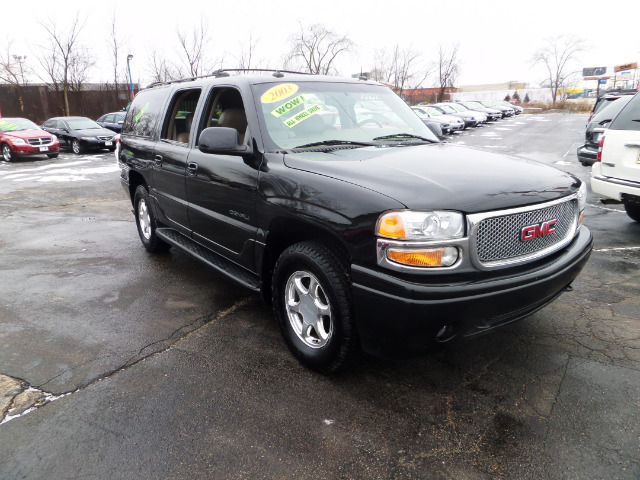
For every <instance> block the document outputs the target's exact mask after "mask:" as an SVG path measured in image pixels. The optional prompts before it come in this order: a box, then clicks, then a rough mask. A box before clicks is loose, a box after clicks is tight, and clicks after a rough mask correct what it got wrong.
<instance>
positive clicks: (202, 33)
mask: <svg viewBox="0 0 640 480" xmlns="http://www.w3.org/2000/svg"><path fill="white" fill-rule="evenodd" d="M176 35H177V36H178V41H179V42H180V47H181V48H182V49H181V52H180V53H181V57H180V61H181V62H182V65H180V66H178V69H179V70H180V73H182V68H181V67H186V75H184V76H191V77H198V76H200V75H204V74H205V73H206V72H208V71H209V70H210V64H209V62H208V59H207V54H206V53H207V52H206V47H207V46H208V45H211V42H210V37H209V23H208V21H207V20H206V18H204V17H201V18H200V25H199V26H195V27H193V29H192V30H191V31H190V32H181V31H180V30H176Z"/></svg>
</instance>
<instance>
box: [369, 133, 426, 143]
mask: <svg viewBox="0 0 640 480" xmlns="http://www.w3.org/2000/svg"><path fill="white" fill-rule="evenodd" d="M392 138H415V139H417V140H423V141H425V142H429V143H436V142H435V140H429V139H428V138H425V137H421V136H420V135H414V134H412V133H393V134H391V135H383V136H381V137H375V138H374V140H390V139H392Z"/></svg>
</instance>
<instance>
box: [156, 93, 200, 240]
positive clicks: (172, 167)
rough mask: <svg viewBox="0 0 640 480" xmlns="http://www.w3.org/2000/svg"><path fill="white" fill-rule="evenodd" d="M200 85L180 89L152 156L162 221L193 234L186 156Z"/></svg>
mask: <svg viewBox="0 0 640 480" xmlns="http://www.w3.org/2000/svg"><path fill="white" fill-rule="evenodd" d="M200 92H201V89H200V88H184V89H177V90H176V91H175V92H173V94H172V96H171V101H170V103H169V107H168V108H167V110H166V113H165V116H164V119H163V120H162V122H163V123H162V128H161V130H160V139H159V141H158V142H157V143H156V144H155V151H154V156H153V193H154V195H155V197H156V199H157V200H158V205H159V207H160V212H159V213H160V217H161V219H162V220H163V223H167V224H168V225H169V226H171V227H173V228H175V229H177V230H180V231H182V232H183V233H187V234H190V232H191V228H190V227H189V214H188V202H187V190H186V183H185V181H186V178H185V177H186V172H187V159H188V158H189V150H190V145H191V144H192V143H193V142H192V123H193V121H192V120H193V116H194V115H195V110H196V106H197V105H198V99H199V98H200Z"/></svg>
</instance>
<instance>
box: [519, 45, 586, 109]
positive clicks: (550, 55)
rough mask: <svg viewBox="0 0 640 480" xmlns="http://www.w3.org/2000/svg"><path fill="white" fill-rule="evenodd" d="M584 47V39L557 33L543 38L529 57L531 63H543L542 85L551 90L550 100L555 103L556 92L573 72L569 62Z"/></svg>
mask: <svg viewBox="0 0 640 480" xmlns="http://www.w3.org/2000/svg"><path fill="white" fill-rule="evenodd" d="M585 48H586V43H585V42H584V40H582V39H580V38H577V37H575V36H573V35H558V36H556V37H552V38H547V39H545V44H544V45H543V46H542V47H540V48H539V49H538V50H536V51H535V53H534V54H533V57H532V59H531V62H532V65H543V66H544V67H545V69H546V73H547V76H546V79H545V81H544V82H543V84H542V85H543V86H544V87H547V88H549V89H550V90H551V100H552V102H553V104H554V105H555V104H556V95H557V92H558V91H560V89H562V88H563V87H564V86H565V84H566V82H567V78H568V77H569V76H570V75H571V74H572V73H574V72H571V71H569V64H570V63H571V62H572V61H573V60H575V59H576V57H577V55H578V54H579V53H580V52H582V51H583V50H584V49H585Z"/></svg>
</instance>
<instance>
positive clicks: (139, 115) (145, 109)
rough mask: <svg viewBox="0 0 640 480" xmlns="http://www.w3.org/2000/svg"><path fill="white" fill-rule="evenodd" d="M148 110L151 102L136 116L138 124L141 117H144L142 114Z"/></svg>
mask: <svg viewBox="0 0 640 480" xmlns="http://www.w3.org/2000/svg"><path fill="white" fill-rule="evenodd" d="M147 108H149V102H147V103H145V104H144V107H142V108H141V109H140V111H139V112H138V114H137V115H136V117H135V118H136V122H138V121H139V120H140V117H142V114H143V113H144V112H146V111H147Z"/></svg>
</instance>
